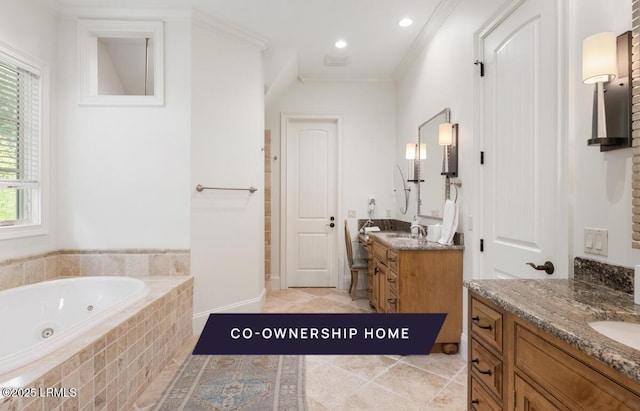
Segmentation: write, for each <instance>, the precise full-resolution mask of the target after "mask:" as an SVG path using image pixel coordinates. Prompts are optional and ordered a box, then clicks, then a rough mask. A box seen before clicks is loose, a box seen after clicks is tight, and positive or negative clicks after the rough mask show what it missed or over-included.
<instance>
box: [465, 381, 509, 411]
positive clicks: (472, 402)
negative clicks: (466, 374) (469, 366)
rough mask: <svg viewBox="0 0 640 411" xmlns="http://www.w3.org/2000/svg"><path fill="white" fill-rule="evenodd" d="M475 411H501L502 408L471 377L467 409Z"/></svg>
mask: <svg viewBox="0 0 640 411" xmlns="http://www.w3.org/2000/svg"><path fill="white" fill-rule="evenodd" d="M468 409H470V410H476V411H502V406H501V405H500V404H499V403H498V402H496V400H494V399H493V398H492V397H491V394H489V393H488V392H487V391H486V390H485V389H484V388H483V387H482V384H480V383H479V382H478V380H476V378H475V376H473V375H472V376H471V387H470V389H469V407H468Z"/></svg>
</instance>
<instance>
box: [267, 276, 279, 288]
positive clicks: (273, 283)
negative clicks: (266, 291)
mask: <svg viewBox="0 0 640 411" xmlns="http://www.w3.org/2000/svg"><path fill="white" fill-rule="evenodd" d="M281 281H282V279H281V278H280V276H279V275H273V274H271V279H270V280H269V282H270V284H271V289H272V290H279V289H281V288H282V285H281V284H280V282H281Z"/></svg>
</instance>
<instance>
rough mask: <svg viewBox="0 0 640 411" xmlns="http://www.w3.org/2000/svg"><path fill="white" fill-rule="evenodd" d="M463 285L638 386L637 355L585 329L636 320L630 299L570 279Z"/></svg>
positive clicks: (637, 309)
mask: <svg viewBox="0 0 640 411" xmlns="http://www.w3.org/2000/svg"><path fill="white" fill-rule="evenodd" d="M464 285H465V287H467V288H468V289H469V290H472V291H475V292H476V293H478V294H479V295H480V296H482V297H484V298H486V299H488V300H490V301H491V302H493V303H495V304H496V305H498V306H499V307H502V308H504V309H505V310H507V311H509V312H511V313H513V314H515V315H517V316H519V317H520V318H522V319H524V320H527V321H529V322H530V323H532V324H533V325H535V326H537V327H539V328H540V329H542V330H544V331H546V332H548V333H549V334H551V335H553V336H555V337H557V338H559V339H561V340H562V341H564V342H566V343H567V344H569V345H571V346H573V347H575V348H577V349H578V350H580V351H582V352H584V353H585V354H587V355H588V356H590V357H592V358H595V359H596V360H598V361H600V362H602V363H604V364H607V365H609V366H610V367H612V368H613V369H614V370H616V371H618V372H620V373H622V374H624V375H626V376H628V377H629V378H631V379H633V380H635V381H638V382H640V351H638V350H634V349H633V348H630V347H627V346H626V345H623V344H620V343H618V342H616V341H614V340H611V339H609V338H607V337H605V336H603V335H602V334H600V333H598V332H597V331H595V330H593V329H592V328H591V327H589V325H588V322H590V321H594V320H605V319H607V320H625V319H626V320H631V321H636V322H639V321H640V306H638V305H634V303H633V296H631V295H630V294H627V293H624V292H621V291H617V290H613V289H611V288H607V287H604V286H601V285H598V284H593V283H588V282H585V281H580V280H575V279H568V280H564V279H558V280H548V279H545V280H473V281H468V280H465V281H464Z"/></svg>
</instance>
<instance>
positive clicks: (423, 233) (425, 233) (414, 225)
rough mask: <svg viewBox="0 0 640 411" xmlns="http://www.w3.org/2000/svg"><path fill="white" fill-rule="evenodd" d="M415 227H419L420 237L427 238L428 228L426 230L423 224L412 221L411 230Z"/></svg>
mask: <svg viewBox="0 0 640 411" xmlns="http://www.w3.org/2000/svg"><path fill="white" fill-rule="evenodd" d="M414 228H417V229H418V238H427V230H425V229H424V227H423V226H421V225H420V224H418V223H412V224H411V231H413V229H414Z"/></svg>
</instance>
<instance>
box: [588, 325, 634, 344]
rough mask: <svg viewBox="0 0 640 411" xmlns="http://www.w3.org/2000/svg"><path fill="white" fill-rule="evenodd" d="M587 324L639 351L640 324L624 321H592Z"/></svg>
mask: <svg viewBox="0 0 640 411" xmlns="http://www.w3.org/2000/svg"><path fill="white" fill-rule="evenodd" d="M589 326H590V327H591V328H593V329H594V330H596V331H597V332H599V333H600V334H602V335H604V336H606V337H609V338H611V339H612V340H616V341H618V342H619V343H622V344H624V345H626V346H629V347H631V348H635V349H636V350H639V351H640V324H639V323H631V322H626V321H592V322H590V323H589Z"/></svg>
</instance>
